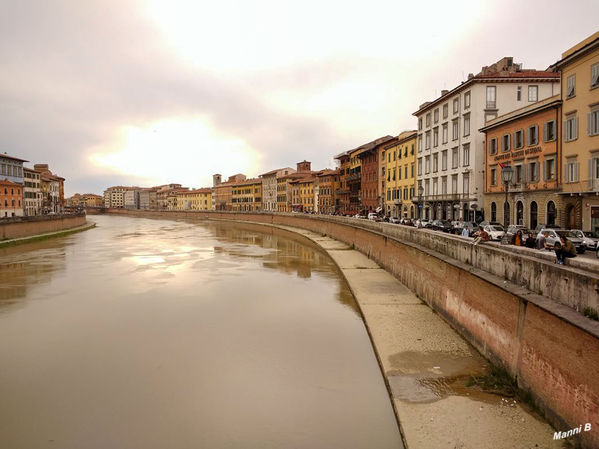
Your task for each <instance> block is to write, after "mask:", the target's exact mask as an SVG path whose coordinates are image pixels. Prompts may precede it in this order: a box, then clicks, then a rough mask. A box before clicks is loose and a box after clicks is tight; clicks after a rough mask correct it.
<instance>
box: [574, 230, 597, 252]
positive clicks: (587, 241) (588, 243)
mask: <svg viewBox="0 0 599 449" xmlns="http://www.w3.org/2000/svg"><path fill="white" fill-rule="evenodd" d="M570 232H572V233H573V234H574V235H575V236H576V237H578V238H579V239H582V244H583V245H584V246H585V248H586V249H595V248H597V241H596V240H593V239H592V238H590V237H589V236H587V235H585V233H584V232H582V231H581V230H580V229H571V230H570Z"/></svg>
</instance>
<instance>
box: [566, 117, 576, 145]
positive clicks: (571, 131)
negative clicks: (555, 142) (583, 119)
mask: <svg viewBox="0 0 599 449" xmlns="http://www.w3.org/2000/svg"><path fill="white" fill-rule="evenodd" d="M577 138H578V117H576V115H574V114H570V115H567V116H566V121H565V122H564V142H570V141H572V140H576V139H577Z"/></svg>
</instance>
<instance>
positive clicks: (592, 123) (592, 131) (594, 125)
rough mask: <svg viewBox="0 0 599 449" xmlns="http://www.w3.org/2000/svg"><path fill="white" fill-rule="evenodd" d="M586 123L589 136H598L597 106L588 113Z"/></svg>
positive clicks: (598, 116) (598, 110) (598, 112)
mask: <svg viewBox="0 0 599 449" xmlns="http://www.w3.org/2000/svg"><path fill="white" fill-rule="evenodd" d="M588 122H589V123H588V125H589V136H596V135H597V134H599V106H598V107H595V108H594V109H593V110H591V112H589V116H588Z"/></svg>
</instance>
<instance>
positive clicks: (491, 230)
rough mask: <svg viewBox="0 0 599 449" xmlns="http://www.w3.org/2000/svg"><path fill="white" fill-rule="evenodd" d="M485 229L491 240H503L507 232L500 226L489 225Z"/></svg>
mask: <svg viewBox="0 0 599 449" xmlns="http://www.w3.org/2000/svg"><path fill="white" fill-rule="evenodd" d="M483 229H484V230H485V231H486V232H487V234H489V237H491V240H501V238H502V237H503V235H504V234H505V231H504V230H503V226H499V225H487V226H484V227H483Z"/></svg>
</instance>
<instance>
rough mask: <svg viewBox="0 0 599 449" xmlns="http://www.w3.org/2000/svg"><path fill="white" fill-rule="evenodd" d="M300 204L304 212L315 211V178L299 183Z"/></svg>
mask: <svg viewBox="0 0 599 449" xmlns="http://www.w3.org/2000/svg"><path fill="white" fill-rule="evenodd" d="M298 187H299V195H300V203H301V207H302V212H314V211H315V199H314V177H313V176H311V177H309V178H303V179H300V180H299V181H298Z"/></svg>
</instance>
